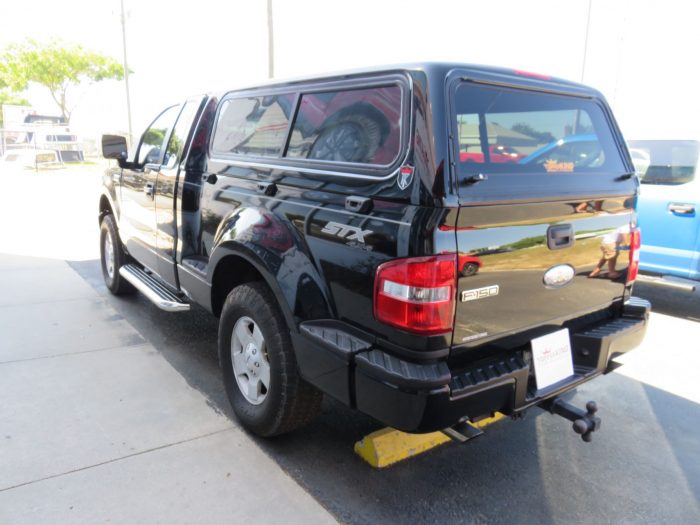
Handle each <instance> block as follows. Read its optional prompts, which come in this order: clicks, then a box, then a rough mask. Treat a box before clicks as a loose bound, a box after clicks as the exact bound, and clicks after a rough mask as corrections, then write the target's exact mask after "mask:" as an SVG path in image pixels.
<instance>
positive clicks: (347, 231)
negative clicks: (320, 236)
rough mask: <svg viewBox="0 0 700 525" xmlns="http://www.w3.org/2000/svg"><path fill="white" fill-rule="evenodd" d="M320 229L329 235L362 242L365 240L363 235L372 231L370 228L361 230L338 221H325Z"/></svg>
mask: <svg viewBox="0 0 700 525" xmlns="http://www.w3.org/2000/svg"><path fill="white" fill-rule="evenodd" d="M321 231H322V232H323V233H327V234H329V235H334V236H336V237H340V238H341V239H345V240H346V241H357V242H361V243H363V244H364V242H365V235H370V234H372V233H374V232H373V231H372V230H363V229H361V228H356V227H355V226H348V225H347V224H340V223H338V222H329V223H327V224H326V225H325V226H324V227H323V229H322V230H321Z"/></svg>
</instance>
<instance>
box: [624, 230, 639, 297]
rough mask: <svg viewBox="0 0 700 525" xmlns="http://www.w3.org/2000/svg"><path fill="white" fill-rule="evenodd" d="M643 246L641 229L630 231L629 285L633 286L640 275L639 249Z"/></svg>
mask: <svg viewBox="0 0 700 525" xmlns="http://www.w3.org/2000/svg"><path fill="white" fill-rule="evenodd" d="M641 246H642V234H641V232H640V230H639V228H632V230H631V231H630V265H629V267H628V268H627V284H631V283H633V282H634V280H635V279H636V278H637V274H638V273H639V249H640V247H641Z"/></svg>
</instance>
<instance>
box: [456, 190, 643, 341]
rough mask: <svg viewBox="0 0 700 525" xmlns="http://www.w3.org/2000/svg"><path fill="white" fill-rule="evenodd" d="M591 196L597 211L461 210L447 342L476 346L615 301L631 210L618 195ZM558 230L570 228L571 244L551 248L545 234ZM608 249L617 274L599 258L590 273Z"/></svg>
mask: <svg viewBox="0 0 700 525" xmlns="http://www.w3.org/2000/svg"><path fill="white" fill-rule="evenodd" d="M584 202H585V201H584ZM597 202H598V204H594V206H596V207H599V208H600V210H591V211H589V212H585V213H576V212H575V211H573V210H575V208H576V207H577V206H580V205H581V203H580V202H577V201H573V202H555V203H551V202H549V203H529V204H509V205H497V206H471V207H466V208H462V209H461V210H460V213H459V219H458V224H459V225H458V228H457V246H458V250H459V270H460V273H459V274H458V296H457V315H456V321H455V333H454V340H453V341H454V344H455V345H460V344H467V346H472V345H473V344H481V343H483V342H485V341H486V340H490V339H494V338H497V337H500V336H503V335H507V334H510V333H513V332H519V331H524V330H527V329H529V328H535V327H538V326H541V325H544V324H548V323H550V322H552V323H553V322H555V321H559V322H561V321H562V320H565V319H569V318H573V317H578V316H580V315H584V314H586V313H588V312H591V311H595V310H599V309H602V308H605V307H606V306H609V305H610V304H611V303H612V302H613V301H615V300H618V299H621V298H622V295H623V293H624V289H625V280H626V270H627V266H628V263H629V251H628V248H627V246H628V242H629V241H628V239H629V236H628V235H627V234H626V233H625V232H626V231H628V228H629V222H630V220H631V219H632V217H633V210H631V209H630V208H629V207H628V206H629V200H628V199H624V198H610V199H603V200H600V201H597ZM561 231H564V232H569V231H570V232H571V233H572V235H573V238H572V242H571V244H570V245H569V246H567V247H564V248H556V249H552V248H551V244H552V239H551V237H552V236H553V235H557V232H561ZM548 238H549V243H548ZM558 241H559V242H562V243H563V242H566V239H563V238H561V237H560V238H559V239H558ZM604 252H605V253H604ZM615 255H617V259H616V260H615V263H614V268H615V272H617V273H613V274H611V273H610V266H609V263H608V261H607V260H606V261H604V264H603V265H602V268H601V271H600V274H599V275H598V276H597V277H590V275H591V272H592V271H593V270H594V269H595V268H596V267H597V266H598V264H599V263H600V262H601V259H605V257H606V256H607V257H610V256H612V257H613V258H614V257H615Z"/></svg>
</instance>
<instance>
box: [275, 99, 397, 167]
mask: <svg viewBox="0 0 700 525" xmlns="http://www.w3.org/2000/svg"><path fill="white" fill-rule="evenodd" d="M400 143H401V88H400V87H399V86H388V87H378V88H369V89H354V90H345V91H328V92H324V93H308V94H304V95H302V98H301V104H300V107H299V111H298V115H297V118H296V120H295V122H294V128H293V130H292V136H291V138H290V142H289V148H288V150H287V156H288V157H293V158H307V159H315V160H322V161H331V162H354V163H361V164H376V165H387V164H391V162H392V161H394V160H395V159H396V157H397V155H398V153H399V149H400Z"/></svg>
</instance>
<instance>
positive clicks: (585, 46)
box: [581, 0, 593, 83]
mask: <svg viewBox="0 0 700 525" xmlns="http://www.w3.org/2000/svg"><path fill="white" fill-rule="evenodd" d="M592 6H593V0H588V16H587V17H586V38H585V40H584V42H583V63H582V64H581V83H583V79H584V75H585V74H586V55H588V34H589V33H590V30H591V7H592Z"/></svg>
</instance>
